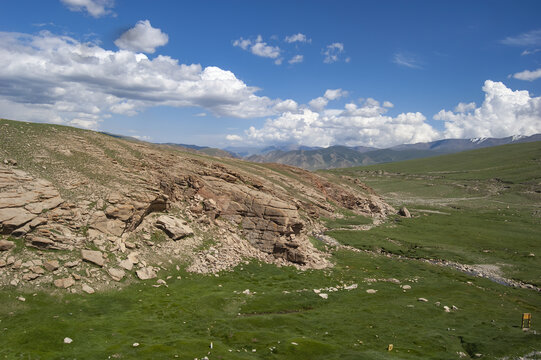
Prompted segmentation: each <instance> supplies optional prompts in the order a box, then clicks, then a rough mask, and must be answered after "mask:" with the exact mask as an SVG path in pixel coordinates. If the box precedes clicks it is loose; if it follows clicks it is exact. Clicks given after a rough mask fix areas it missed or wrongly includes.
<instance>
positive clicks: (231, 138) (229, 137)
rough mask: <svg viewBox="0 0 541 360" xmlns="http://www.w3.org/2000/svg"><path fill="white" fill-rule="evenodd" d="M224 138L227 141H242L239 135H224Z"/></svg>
mask: <svg viewBox="0 0 541 360" xmlns="http://www.w3.org/2000/svg"><path fill="white" fill-rule="evenodd" d="M225 138H226V140H228V141H242V137H241V136H239V135H226V137H225Z"/></svg>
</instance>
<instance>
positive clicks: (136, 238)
mask: <svg viewBox="0 0 541 360" xmlns="http://www.w3.org/2000/svg"><path fill="white" fill-rule="evenodd" d="M4 126H5V125H4ZM2 135H3V134H2V133H0V139H1V138H2ZM49 135H51V136H48V137H47V139H46V141H44V142H41V143H39V141H38V140H39V136H35V137H29V140H28V142H29V146H31V147H33V148H34V149H42V150H36V154H35V156H34V158H33V159H32V160H31V161H32V163H33V164H35V165H37V164H40V163H42V165H43V166H42V168H43V169H46V168H49V166H50V165H49V163H48V162H52V161H56V160H53V159H55V157H52V156H50V154H53V153H54V152H58V153H59V154H61V155H62V156H64V157H65V156H69V157H70V159H71V160H74V161H73V162H70V163H65V164H61V165H62V166H56V167H55V170H54V172H49V173H47V178H48V179H51V181H52V183H51V182H48V181H45V180H41V179H39V178H37V177H36V176H34V175H30V174H29V173H28V172H24V171H21V170H18V169H14V168H13V166H15V163H13V162H9V163H7V164H5V165H0V284H3V285H7V284H11V285H12V286H20V284H24V283H25V282H32V284H36V283H39V282H45V283H49V284H50V283H53V279H56V278H60V279H72V280H73V279H74V280H82V281H77V282H76V283H75V285H70V286H68V287H69V288H70V290H74V291H79V290H81V287H82V284H85V286H90V285H92V287H93V288H95V289H96V290H98V289H100V287H101V285H100V284H101V283H104V282H105V283H108V282H109V281H110V280H111V278H112V279H113V280H117V281H119V280H121V279H124V278H135V277H138V278H140V279H149V278H154V277H156V276H157V273H156V272H157V271H158V269H163V268H164V266H161V265H159V263H160V262H161V263H163V262H164V259H163V258H166V259H168V260H170V259H173V260H175V259H186V258H188V259H191V261H192V263H191V265H190V266H189V271H197V272H203V273H206V272H216V271H221V270H225V269H229V268H231V267H233V266H236V265H237V264H239V263H241V262H242V261H245V259H246V258H253V259H257V260H259V261H265V262H269V263H275V264H280V265H285V264H289V265H290V264H291V263H293V264H295V266H298V267H299V268H323V267H327V266H331V264H330V263H329V261H328V260H327V255H326V254H325V253H323V252H321V251H318V250H317V249H315V248H314V247H313V246H312V244H311V243H310V241H309V239H308V234H310V232H311V231H315V230H320V229H321V224H320V223H319V220H318V218H319V217H320V216H325V217H329V216H333V212H334V211H335V209H336V208H337V207H342V208H347V209H350V210H351V211H352V212H355V213H359V214H365V215H368V216H374V217H384V216H385V215H386V214H387V213H396V211H394V210H393V209H392V208H390V207H389V206H388V205H387V204H385V203H384V202H383V201H382V200H381V199H380V198H379V197H377V195H375V194H374V192H373V191H371V189H369V188H368V187H366V186H365V185H363V184H362V183H360V182H358V181H357V180H356V179H353V180H351V179H350V180H351V181H349V183H351V186H348V185H344V183H345V181H333V182H329V181H327V180H326V179H325V178H324V177H322V176H319V175H317V174H314V173H310V172H307V171H304V170H301V169H297V168H293V167H290V166H286V165H278V164H266V165H259V164H250V163H246V162H242V161H240V160H228V161H227V162H225V163H222V162H221V160H218V159H213V158H210V157H201V156H193V155H191V154H187V153H183V152H178V151H176V150H174V149H165V150H164V149H163V147H158V146H154V145H151V144H145V143H135V142H123V140H115V141H114V142H111V141H110V140H109V139H108V138H107V137H105V136H104V135H100V134H94V133H91V132H85V133H84V134H83V133H81V132H77V131H74V132H70V133H64V134H63V135H62V136H59V137H55V136H54V134H49ZM34 142H37V143H34ZM120 143H122V144H120ZM96 144H101V145H99V146H97V145H96ZM102 145H103V146H102ZM105 148H109V149H112V150H113V152H114V153H115V154H117V155H116V156H117V157H118V158H119V159H120V158H121V159H122V161H116V160H114V159H112V158H111V157H110V156H109V155H108V154H110V153H108V152H106V151H105V150H106V149H105ZM1 151H2V149H1V148H0V152H1ZM80 154H84V159H79V160H77V159H75V158H76V157H78V156H81V155H80ZM135 155H136V156H135ZM5 156H6V157H7V156H10V157H11V156H12V155H11V154H7V155H5ZM89 158H91V159H92V160H89ZM26 160H28V159H26ZM75 160H77V161H75ZM81 160H84V163H83V162H82V161H81ZM16 163H17V162H16ZM25 163H28V161H20V162H18V164H20V165H17V166H24V164H25ZM74 164H79V165H74ZM81 164H83V165H81ZM56 165H58V163H56ZM38 166H39V165H38ZM78 166H80V167H81V168H84V169H81V168H79V167H78ZM26 170H28V171H29V172H30V171H33V168H28V169H26ZM83 170H84V171H83ZM45 172H47V171H45ZM40 173H41V170H40ZM97 174H98V175H99V177H100V180H99V181H97V180H96V176H98V175H97ZM338 184H341V185H338ZM359 189H360V191H359ZM66 190H69V191H66ZM64 191H66V192H64ZM60 193H62V194H63V196H64V197H62V196H61V195H60ZM188 223H189V225H188ZM156 231H163V232H164V233H165V234H166V235H167V236H168V237H169V239H166V241H165V242H162V241H160V242H155V241H151V239H152V235H153V233H154V232H156ZM7 235H9V236H12V237H21V238H22V240H23V241H22V243H23V244H24V245H25V246H24V247H23V249H21V250H22V251H23V252H24V251H25V248H26V247H32V248H36V249H38V251H35V250H32V251H33V253H39V254H41V256H42V257H43V262H42V263H39V264H38V263H36V264H33V263H32V264H33V265H29V266H24V264H26V263H28V261H26V260H27V259H26V260H24V261H21V260H20V259H19V257H20V255H19V254H20V253H19V252H17V254H15V253H14V252H13V251H10V250H11V249H12V248H13V245H12V242H10V241H8V240H7ZM2 238H4V239H2ZM179 239H182V241H174V240H179ZM206 240H211V241H213V242H215V243H216V244H215V246H213V247H212V248H211V249H212V250H203V251H199V250H198V247H199V246H200V245H201V244H202V242H203V241H206ZM89 248H91V249H97V250H87V249H89ZM17 250H19V249H17ZM43 250H47V251H43ZM50 250H53V251H50ZM54 250H63V251H61V252H55V251H54ZM79 252H80V254H79ZM31 254H32V252H30V251H28V253H25V255H28V256H31ZM160 257H162V258H161V259H160ZM81 259H82V260H84V261H81ZM59 260H60V261H59ZM168 260H166V261H168ZM106 264H107V267H105V265H106ZM96 265H97V266H96ZM40 269H41V270H40ZM70 283H71V280H66V283H64V281H62V283H60V282H59V285H61V286H60V288H68V287H66V286H64V285H66V284H70ZM116 285H119V284H116ZM82 290H83V291H85V290H84V289H82Z"/></svg>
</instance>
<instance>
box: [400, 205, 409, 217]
mask: <svg viewBox="0 0 541 360" xmlns="http://www.w3.org/2000/svg"><path fill="white" fill-rule="evenodd" d="M398 214H399V215H400V216H403V217H407V218H410V217H411V214H410V212H409V210H408V209H407V208H406V207H405V206H402V207H401V208H400V210H398Z"/></svg>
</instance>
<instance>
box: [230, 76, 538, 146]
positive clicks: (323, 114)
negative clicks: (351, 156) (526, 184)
mask: <svg viewBox="0 0 541 360" xmlns="http://www.w3.org/2000/svg"><path fill="white" fill-rule="evenodd" d="M483 91H484V92H485V100H484V102H483V104H482V105H481V106H480V107H476V105H475V103H459V104H458V105H457V106H456V108H455V111H454V112H453V111H447V110H441V111H440V112H439V113H438V114H436V115H435V116H434V119H436V120H441V121H443V122H444V130H442V131H438V130H437V129H435V128H434V127H432V126H431V125H430V124H429V123H428V122H427V121H426V120H427V119H426V117H425V116H424V115H423V114H421V113H420V112H414V113H413V112H408V113H401V114H398V115H396V116H389V115H386V112H387V110H388V108H391V107H393V104H392V103H390V102H388V101H385V102H383V105H381V104H380V102H379V101H377V100H375V99H372V98H368V99H366V100H364V101H362V102H360V103H354V102H350V103H347V104H346V105H345V106H344V108H343V109H327V108H326V107H327V105H328V103H329V102H330V101H332V100H334V99H337V98H339V97H341V96H346V95H347V93H345V92H343V90H341V89H336V90H327V91H326V92H325V95H324V96H321V97H318V98H315V99H313V100H311V101H310V102H309V106H310V107H309V108H308V107H307V106H306V105H300V106H299V110H298V111H295V112H284V113H282V115H280V116H278V117H276V118H271V119H268V120H267V121H266V123H265V124H264V126H263V127H261V128H260V129H256V128H255V127H250V128H249V129H248V130H247V131H246V132H245V136H244V141H246V142H251V143H254V144H255V143H257V144H261V143H267V144H271V143H298V144H303V145H308V146H310V145H311V146H331V145H338V144H340V145H349V146H355V145H364V146H374V147H381V148H384V147H390V146H393V145H398V144H403V143H416V142H427V141H433V140H437V139H441V138H474V137H506V136H511V135H519V134H520V135H532V134H536V133H541V97H536V98H532V97H531V96H530V95H529V93H528V92H527V91H513V90H511V89H509V88H507V87H506V86H505V85H504V84H503V83H501V82H494V81H490V80H487V81H486V82H485V84H484V86H483ZM237 140H238V139H237Z"/></svg>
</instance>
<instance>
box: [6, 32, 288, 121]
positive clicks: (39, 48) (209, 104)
mask: <svg viewBox="0 0 541 360" xmlns="http://www.w3.org/2000/svg"><path fill="white" fill-rule="evenodd" d="M0 84H2V86H0V109H2V114H0V116H3V117H6V118H13V119H18V120H30V121H46V122H56V123H64V124H72V125H76V126H81V127H87V128H96V127H97V125H98V123H99V122H100V121H102V120H103V119H106V118H108V117H110V116H112V114H124V115H134V114H136V113H137V112H138V111H140V110H142V109H144V108H146V107H151V106H161V105H163V106H173V107H192V106H195V107H201V108H204V109H207V110H209V111H211V112H212V113H213V114H215V115H218V116H231V117H238V118H253V117H262V116H271V115H274V114H276V113H277V112H278V111H283V109H293V108H294V107H295V106H294V104H296V103H295V102H294V101H293V100H290V101H289V102H288V100H286V101H282V100H280V99H274V100H273V99H270V98H268V97H265V96H257V95H256V92H257V91H258V90H259V89H258V88H255V87H250V86H248V85H246V84H245V83H244V82H243V81H242V80H239V79H238V78H237V77H236V76H235V74H233V73H232V72H230V71H227V70H223V69H220V68H218V67H215V66H209V67H206V68H203V67H202V66H201V65H199V64H191V65H185V64H179V62H178V60H176V59H173V58H171V57H169V56H162V55H160V56H157V57H155V58H154V59H149V58H148V57H147V56H146V55H144V54H141V53H135V52H133V51H129V50H118V51H111V50H105V49H103V48H101V47H100V46H97V45H95V44H90V43H81V42H79V41H77V40H75V39H73V38H70V37H67V36H57V35H54V34H51V33H49V32H46V31H44V32H41V33H40V34H39V35H28V34H21V33H8V32H0ZM275 106H277V107H278V109H280V110H275V109H274V107H275Z"/></svg>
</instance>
